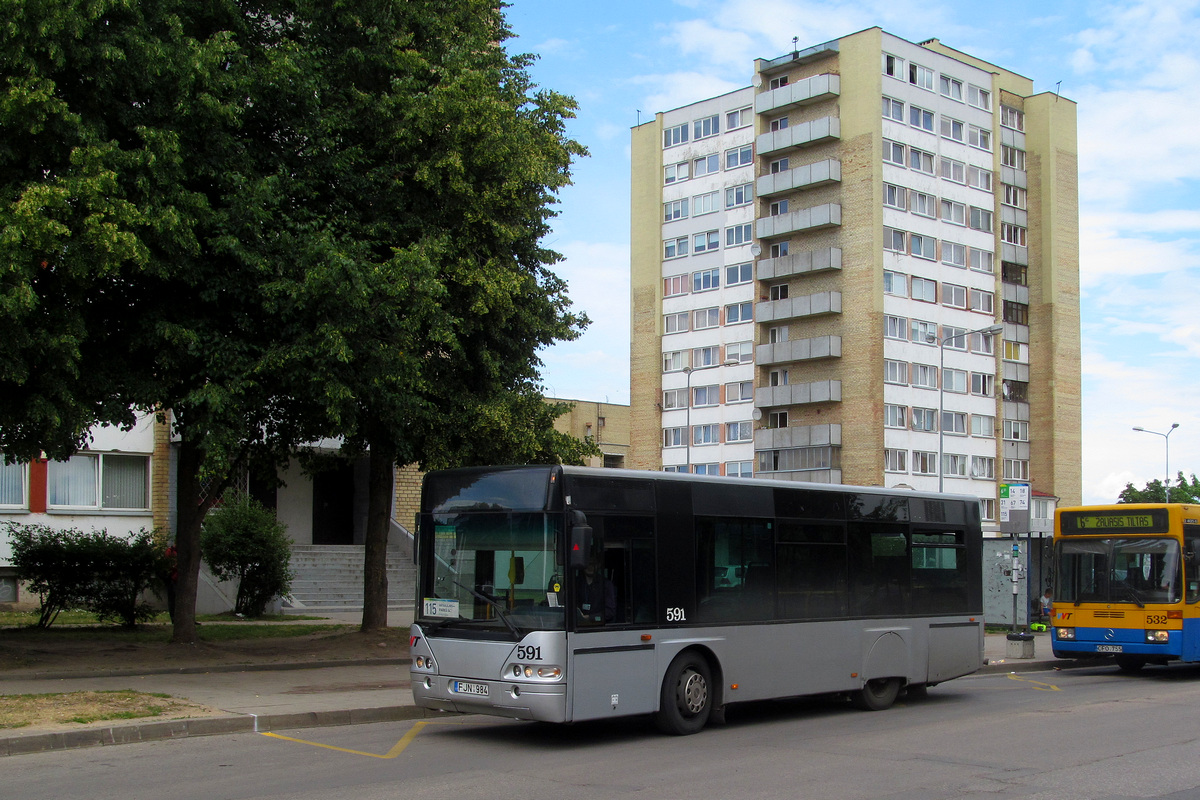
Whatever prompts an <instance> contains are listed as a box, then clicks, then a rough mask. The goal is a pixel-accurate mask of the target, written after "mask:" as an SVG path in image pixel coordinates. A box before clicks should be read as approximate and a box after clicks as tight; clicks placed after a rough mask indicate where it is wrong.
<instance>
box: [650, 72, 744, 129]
mask: <svg viewBox="0 0 1200 800" xmlns="http://www.w3.org/2000/svg"><path fill="white" fill-rule="evenodd" d="M630 82H631V83H633V84H634V85H638V86H652V87H654V89H656V90H657V91H653V92H652V93H651V94H648V95H646V97H645V99H643V100H642V104H641V110H642V112H643V118H645V117H646V116H647V115H648V116H649V117H653V116H654V114H655V112H657V111H667V110H670V109H672V108H679V107H680V106H685V105H688V104H689V103H695V102H698V101H700V100H706V99H708V98H710V97H716V96H717V95H721V94H726V93H728V92H732V91H734V90H735V89H741V88H742V87H744V86H747V85H749V74H748V73H747V79H746V81H745V82H742V83H733V82H730V81H727V80H725V79H723V78H718V77H716V76H713V75H706V74H704V73H701V72H671V73H666V74H660V75H639V76H637V77H636V78H632V79H631V81H630Z"/></svg>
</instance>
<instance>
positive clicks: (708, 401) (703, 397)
mask: <svg viewBox="0 0 1200 800" xmlns="http://www.w3.org/2000/svg"><path fill="white" fill-rule="evenodd" d="M720 403H721V390H720V387H719V386H716V385H715V384H714V385H710V386H693V387H692V408H705V407H709V406H715V405H720ZM713 427H716V426H713Z"/></svg>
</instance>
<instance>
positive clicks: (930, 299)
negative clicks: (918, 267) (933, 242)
mask: <svg viewBox="0 0 1200 800" xmlns="http://www.w3.org/2000/svg"><path fill="white" fill-rule="evenodd" d="M912 238H914V239H921V238H923V237H920V236H913V237H912ZM911 286H912V288H911V292H912V295H911V296H912V299H913V300H920V301H921V302H923V303H936V302H937V281H931V280H929V278H918V277H917V276H915V275H914V276H913V279H912V282H911Z"/></svg>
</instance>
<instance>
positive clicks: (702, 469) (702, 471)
mask: <svg viewBox="0 0 1200 800" xmlns="http://www.w3.org/2000/svg"><path fill="white" fill-rule="evenodd" d="M692 474H693V475H720V474H721V465H720V464H716V463H713V464H692Z"/></svg>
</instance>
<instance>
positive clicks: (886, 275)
mask: <svg viewBox="0 0 1200 800" xmlns="http://www.w3.org/2000/svg"><path fill="white" fill-rule="evenodd" d="M883 293H884V294H890V295H895V296H896V297H908V276H907V275H905V274H904V273H903V272H892V271H891V270H887V269H885V270H884V271H883ZM901 329H902V330H903V326H901ZM893 338H903V337H893Z"/></svg>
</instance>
